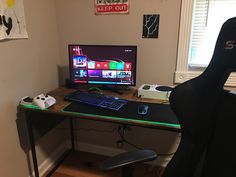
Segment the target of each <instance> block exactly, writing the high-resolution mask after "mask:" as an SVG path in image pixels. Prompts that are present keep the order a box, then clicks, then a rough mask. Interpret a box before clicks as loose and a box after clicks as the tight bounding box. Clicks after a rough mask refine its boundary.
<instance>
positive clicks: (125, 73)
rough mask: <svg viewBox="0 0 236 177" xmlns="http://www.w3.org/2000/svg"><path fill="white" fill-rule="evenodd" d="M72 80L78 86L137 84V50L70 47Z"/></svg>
mask: <svg viewBox="0 0 236 177" xmlns="http://www.w3.org/2000/svg"><path fill="white" fill-rule="evenodd" d="M68 47H69V68H70V80H71V81H72V82H73V83H78V84H98V85H127V86H134V85H135V82H136V60H137V46H111V45H69V46H68Z"/></svg>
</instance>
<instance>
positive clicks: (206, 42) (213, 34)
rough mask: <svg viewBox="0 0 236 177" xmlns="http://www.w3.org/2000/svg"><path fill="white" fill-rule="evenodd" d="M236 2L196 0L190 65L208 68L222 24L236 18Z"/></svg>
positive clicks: (234, 0) (228, 0)
mask: <svg viewBox="0 0 236 177" xmlns="http://www.w3.org/2000/svg"><path fill="white" fill-rule="evenodd" d="M235 9H236V0H195V2H194V14H193V23H192V31H191V40H190V47H189V59H188V65H189V66H190V67H206V66H207V65H208V63H209V61H210V59H211V56H212V53H213V51H214V47H215V42H216V39H217V36H218V34H219V31H220V28H221V26H222V24H223V23H224V22H225V21H226V20H227V19H229V18H232V17H235V16H236V10H235Z"/></svg>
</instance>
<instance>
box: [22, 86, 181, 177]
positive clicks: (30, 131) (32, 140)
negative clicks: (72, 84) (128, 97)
mask: <svg viewBox="0 0 236 177" xmlns="http://www.w3.org/2000/svg"><path fill="white" fill-rule="evenodd" d="M59 90H60V91H59V92H60V93H61V89H59ZM62 91H63V90H62ZM66 91H67V92H68V89H66ZM66 91H64V95H65V94H67V92H66ZM71 91H73V90H70V92H71ZM49 94H50V95H52V96H54V97H55V98H56V99H57V105H55V106H54V107H52V108H50V109H48V110H39V109H35V108H32V107H28V106H21V107H20V109H22V111H23V112H24V116H25V120H26V124H27V132H28V139H29V146H30V148H31V155H32V160H33V167H34V176H35V177H40V176H39V170H38V161H37V155H36V149H35V144H36V142H35V137H34V131H33V123H32V119H33V117H31V116H28V115H27V114H26V113H27V111H31V112H32V111H33V112H38V113H39V114H40V113H42V112H45V113H49V114H54V115H58V116H59V115H60V116H61V115H62V116H64V117H65V118H69V121H70V125H69V126H70V138H71V150H69V151H67V152H65V153H64V155H63V156H62V158H61V159H60V160H59V161H58V163H57V164H56V165H55V166H54V167H53V168H52V169H51V170H50V171H49V172H48V174H47V175H46V177H49V176H51V175H52V174H53V172H54V171H55V170H56V169H57V168H58V167H59V165H60V164H61V163H62V162H63V161H64V159H65V158H66V157H67V155H68V154H69V153H70V152H71V151H75V143H74V124H73V118H81V119H87V120H95V121H104V122H111V123H116V124H122V125H131V126H138V127H145V128H153V129H163V130H169V131H175V132H180V128H178V127H170V126H164V125H157V124H153V125H152V124H144V123H140V122H135V121H134V120H132V121H127V120H112V119H100V118H96V117H89V116H79V115H78V116H76V115H71V114H69V113H66V112H62V111H61V110H62V108H64V107H66V106H67V105H68V104H69V103H68V102H65V101H64V99H63V98H64V95H61V94H58V89H56V90H55V91H53V92H50V93H49ZM88 117H89V119H88Z"/></svg>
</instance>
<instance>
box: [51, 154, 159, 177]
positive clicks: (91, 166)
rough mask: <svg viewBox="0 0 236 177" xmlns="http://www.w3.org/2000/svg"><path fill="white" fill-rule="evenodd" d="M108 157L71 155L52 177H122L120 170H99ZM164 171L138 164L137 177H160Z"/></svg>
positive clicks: (136, 168)
mask: <svg viewBox="0 0 236 177" xmlns="http://www.w3.org/2000/svg"><path fill="white" fill-rule="evenodd" d="M106 158H107V157H104V156H100V155H95V154H91V153H85V152H77V153H73V154H70V155H69V156H68V157H67V158H66V160H65V161H64V162H63V164H61V165H60V167H59V168H57V170H56V171H55V172H54V173H53V175H52V177H121V172H120V169H118V170H113V171H109V172H102V171H100V170H99V165H100V163H101V162H102V161H104V160H105V159H106ZM162 171H163V169H162V168H158V167H155V166H152V165H145V164H138V165H137V166H136V167H135V174H134V176H135V177H160V176H161V173H162Z"/></svg>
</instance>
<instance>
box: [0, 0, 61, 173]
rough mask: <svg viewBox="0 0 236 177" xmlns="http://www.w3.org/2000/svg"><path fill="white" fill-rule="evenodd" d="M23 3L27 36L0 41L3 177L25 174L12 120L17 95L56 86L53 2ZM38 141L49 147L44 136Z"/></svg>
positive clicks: (41, 149) (0, 163)
mask: <svg viewBox="0 0 236 177" xmlns="http://www.w3.org/2000/svg"><path fill="white" fill-rule="evenodd" d="M23 2H24V8H25V17H26V25H27V31H28V34H29V39H24V40H21V39H20V40H8V41H0V54H1V60H0V62H1V64H0V93H1V96H0V140H1V146H0V148H1V151H0V159H1V160H0V172H1V176H4V177H26V176H29V172H28V164H27V154H25V152H24V151H23V150H22V149H21V147H20V143H19V139H18V133H17V128H16V123H15V120H16V106H17V104H18V102H19V100H20V98H21V97H23V96H26V95H28V96H36V95H37V94H39V93H42V92H47V91H49V90H52V89H54V88H56V87H57V85H58V76H57V75H58V74H57V65H58V64H59V62H60V60H59V44H58V28H57V25H56V14H55V4H54V1H48V0H40V1H37V0H24V1H23ZM50 141H51V142H52V139H51V140H50ZM42 142H44V144H48V147H49V148H48V149H49V150H52V149H53V148H52V147H51V146H52V145H53V143H51V144H49V143H48V141H47V137H45V139H44V140H42ZM38 148H39V154H38V155H39V159H41V156H42V158H43V156H45V155H44V154H46V153H48V152H47V151H48V149H47V147H46V146H45V147H44V146H41V145H40V146H39V147H38ZM49 152H50V151H49Z"/></svg>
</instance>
